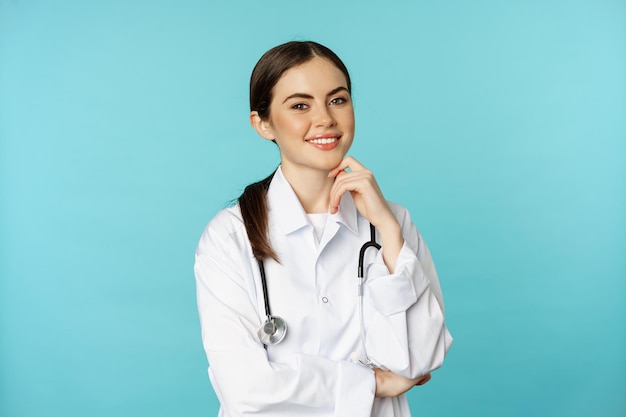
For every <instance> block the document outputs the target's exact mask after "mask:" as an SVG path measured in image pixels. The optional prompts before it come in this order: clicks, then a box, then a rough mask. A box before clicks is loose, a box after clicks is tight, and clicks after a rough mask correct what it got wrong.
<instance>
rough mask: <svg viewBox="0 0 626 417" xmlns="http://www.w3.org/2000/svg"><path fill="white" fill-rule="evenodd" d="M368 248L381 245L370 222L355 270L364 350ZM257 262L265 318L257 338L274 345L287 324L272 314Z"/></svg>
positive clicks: (263, 271) (258, 260)
mask: <svg viewBox="0 0 626 417" xmlns="http://www.w3.org/2000/svg"><path fill="white" fill-rule="evenodd" d="M369 248H376V249H378V250H380V248H381V246H380V245H379V244H378V243H376V229H375V228H374V225H373V224H371V223H370V240H369V241H367V242H365V243H364V244H363V246H361V249H360V250H359V264H358V270H357V277H358V279H359V286H358V296H359V316H360V322H361V342H362V344H363V351H364V352H365V339H364V329H363V327H364V326H363V320H362V310H363V290H362V284H363V261H364V259H365V252H366V251H367V249H369ZM257 263H258V264H259V272H260V273H261V286H262V289H263V301H264V304H265V316H266V320H265V322H264V323H263V325H262V326H261V328H260V329H259V332H258V333H259V338H260V339H261V342H262V343H263V344H265V345H275V344H277V343H279V342H280V341H282V340H283V338H284V337H285V334H286V333H287V324H286V323H285V321H284V320H283V319H282V318H280V317H278V316H272V313H271V309H270V301H269V296H268V291H267V279H266V278H265V268H264V266H263V260H261V259H257ZM365 356H366V358H367V353H366V352H365ZM362 363H364V364H365V365H369V364H370V363H371V362H370V361H369V358H367V361H366V362H362Z"/></svg>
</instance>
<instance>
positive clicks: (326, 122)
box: [314, 105, 335, 127]
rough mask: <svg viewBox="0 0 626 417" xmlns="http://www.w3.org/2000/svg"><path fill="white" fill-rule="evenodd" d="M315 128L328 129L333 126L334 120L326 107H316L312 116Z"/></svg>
mask: <svg viewBox="0 0 626 417" xmlns="http://www.w3.org/2000/svg"><path fill="white" fill-rule="evenodd" d="M314 124H315V126H316V127H330V126H334V125H335V118H334V117H333V114H332V112H331V110H330V109H329V108H328V106H325V105H324V106H318V108H317V111H316V112H315V115H314Z"/></svg>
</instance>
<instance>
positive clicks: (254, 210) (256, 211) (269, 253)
mask: <svg viewBox="0 0 626 417" xmlns="http://www.w3.org/2000/svg"><path fill="white" fill-rule="evenodd" d="M275 173H276V171H274V172H272V173H271V175H270V176H268V177H267V178H265V179H264V180H261V181H259V182H255V183H254V184H250V185H248V186H247V187H246V188H245V189H244V190H243V193H242V194H241V196H240V197H239V200H238V202H239V208H240V209H241V217H243V224H244V226H245V227H246V232H247V233H248V239H249V240H250V245H252V253H253V254H254V257H255V258H256V259H258V260H263V259H265V258H272V259H274V260H275V261H276V262H280V261H279V260H278V255H276V252H274V249H272V246H271V245H270V242H269V237H268V232H267V198H266V197H267V190H268V189H269V187H270V183H271V182H272V178H273V177H274V174H275Z"/></svg>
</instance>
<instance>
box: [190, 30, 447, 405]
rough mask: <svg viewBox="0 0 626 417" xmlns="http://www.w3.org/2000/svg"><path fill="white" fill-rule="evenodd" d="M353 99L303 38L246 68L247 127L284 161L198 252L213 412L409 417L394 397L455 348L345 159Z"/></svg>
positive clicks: (388, 211) (384, 205) (334, 62)
mask: <svg viewBox="0 0 626 417" xmlns="http://www.w3.org/2000/svg"><path fill="white" fill-rule="evenodd" d="M350 93H351V85H350V77H349V75H348V71H347V69H346V67H345V66H344V64H343V63H342V62H341V60H340V59H339V58H338V57H337V56H336V55H335V54H334V53H333V52H332V51H331V50H329V49H328V48H326V47H324V46H322V45H320V44H317V43H314V42H289V43H286V44H283V45H280V46H277V47H275V48H273V49H271V50H270V51H268V52H266V53H265V55H263V57H262V58H261V59H260V60H259V62H258V63H257V65H256V67H255V68H254V71H253V73H252V77H251V81H250V110H251V113H250V122H251V124H252V126H253V127H254V129H255V130H256V131H257V132H258V133H259V135H260V136H261V137H263V138H265V139H267V140H271V141H273V142H275V143H276V144H277V145H278V149H279V151H280V157H281V164H280V166H279V167H278V169H277V170H276V171H275V172H274V173H272V175H270V176H269V177H267V178H266V179H265V180H262V181H260V182H258V183H255V184H252V185H250V186H248V187H247V188H246V189H245V191H244V192H243V194H242V195H241V197H240V198H239V201H238V204H237V205H235V206H234V207H231V208H228V209H226V210H223V211H221V212H220V213H218V214H217V216H216V217H215V218H214V219H213V220H211V222H210V223H209V224H208V226H207V228H206V229H205V231H204V233H203V235H202V237H201V239H200V243H199V245H198V249H197V251H196V263H195V274H196V282H197V298H198V309H199V313H200V322H201V326H202V340H203V344H204V348H205V351H206V354H207V358H208V361H209V377H210V379H211V383H212V385H213V388H214V389H215V392H216V394H217V396H218V398H219V400H220V403H221V408H220V414H219V415H220V416H229V417H232V416H242V415H252V414H254V415H259V416H350V417H360V416H409V415H410V412H409V407H408V404H407V400H406V397H405V395H404V394H405V392H407V391H408V390H410V389H411V388H413V387H414V386H416V385H421V384H423V383H425V382H427V381H428V380H429V379H430V372H431V371H433V370H434V369H437V368H438V367H440V366H441V364H442V362H443V360H444V357H445V355H446V353H447V351H448V348H449V346H450V344H451V342H452V338H451V337H450V334H449V333H448V330H447V329H446V326H445V323H444V313H443V299H442V296H441V289H440V286H439V281H438V278H437V273H436V271H435V267H434V265H433V261H432V258H431V256H430V253H429V251H428V248H427V247H426V244H425V243H424V240H423V239H422V237H421V235H420V234H419V232H418V231H417V229H416V228H415V226H414V225H413V223H412V222H411V219H410V217H409V213H408V212H407V210H406V209H405V208H403V207H401V206H399V205H396V204H393V203H390V202H388V201H386V200H385V199H384V197H383V195H382V193H381V191H380V189H379V187H378V185H377V183H376V180H375V179H374V176H373V174H372V173H371V172H370V171H368V170H367V169H366V168H365V167H364V166H363V165H362V164H361V163H359V162H358V161H357V160H356V159H354V158H352V157H350V156H348V157H346V154H347V152H348V150H349V149H350V145H351V144H352V141H353V138H354V112H353V108H352V101H351V96H350ZM372 240H375V242H376V244H379V245H380V246H381V247H382V248H381V249H380V250H376V246H375V244H374V243H370V244H369V245H366V246H364V243H367V242H371V241H372ZM362 247H363V249H362ZM362 252H363V253H362ZM359 258H362V259H359ZM361 261H362V267H361V266H359V267H358V268H357V266H358V265H359V264H360V263H361ZM357 276H363V277H362V278H357ZM283 319H284V320H283Z"/></svg>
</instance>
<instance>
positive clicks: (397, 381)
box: [374, 368, 430, 397]
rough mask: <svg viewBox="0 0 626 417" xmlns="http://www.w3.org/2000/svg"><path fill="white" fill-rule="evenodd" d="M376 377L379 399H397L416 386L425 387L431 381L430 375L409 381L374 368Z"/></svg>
mask: <svg viewBox="0 0 626 417" xmlns="http://www.w3.org/2000/svg"><path fill="white" fill-rule="evenodd" d="M374 376H375V377H376V396H377V397H397V396H398V395H401V394H404V393H405V392H407V391H408V390H410V389H411V388H413V387H414V386H416V385H424V384H425V383H427V382H428V381H430V374H426V375H424V376H420V377H417V378H415V379H409V378H404V377H402V376H400V375H398V374H395V373H393V372H391V371H383V370H382V369H379V368H374Z"/></svg>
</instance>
